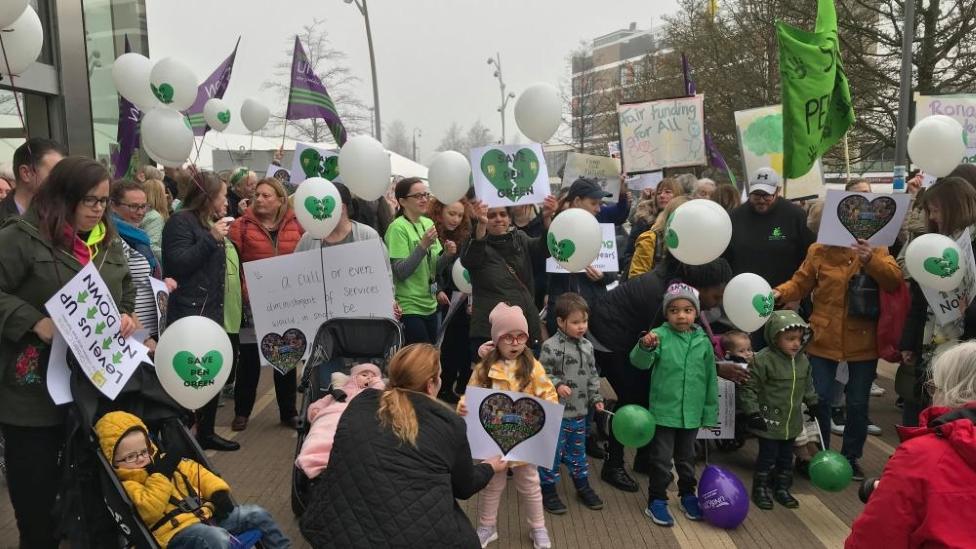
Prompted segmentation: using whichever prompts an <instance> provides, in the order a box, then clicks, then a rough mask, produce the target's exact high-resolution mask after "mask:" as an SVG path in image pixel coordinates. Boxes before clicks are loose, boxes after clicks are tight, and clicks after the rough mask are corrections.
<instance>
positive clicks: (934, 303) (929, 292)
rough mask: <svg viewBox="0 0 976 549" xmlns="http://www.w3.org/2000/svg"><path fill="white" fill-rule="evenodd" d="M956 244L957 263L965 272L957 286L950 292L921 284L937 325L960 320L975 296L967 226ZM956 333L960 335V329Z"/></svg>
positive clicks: (975, 268)
mask: <svg viewBox="0 0 976 549" xmlns="http://www.w3.org/2000/svg"><path fill="white" fill-rule="evenodd" d="M956 244H958V245H959V249H961V250H962V257H961V258H959V263H960V264H962V265H965V266H966V274H965V275H963V277H962V282H960V283H959V287H958V288H956V289H955V290H952V291H951V292H941V291H939V290H935V289H932V288H927V287H925V286H921V288H922V294H923V295H924V296H925V301H927V302H928V304H929V307H931V308H932V312H933V313H934V314H935V322H936V324H938V325H939V326H947V325H949V324H952V323H954V322H959V321H962V318H963V315H964V314H965V312H966V308H967V307H969V304H970V303H972V301H973V297H976V258H974V255H973V242H972V236H970V233H969V229H968V228H967V229H966V230H964V231H963V232H962V234H961V235H960V236H959V238H957V239H956ZM958 335H959V336H961V335H962V331H961V330H960V331H959V334H958Z"/></svg>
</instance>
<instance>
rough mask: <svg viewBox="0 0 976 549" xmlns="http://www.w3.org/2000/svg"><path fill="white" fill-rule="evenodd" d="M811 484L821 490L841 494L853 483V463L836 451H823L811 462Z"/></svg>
mask: <svg viewBox="0 0 976 549" xmlns="http://www.w3.org/2000/svg"><path fill="white" fill-rule="evenodd" d="M809 471H810V482H812V483H813V485H814V486H816V487H817V488H820V489H821V490H826V491H828V492H840V491H841V490H843V489H844V488H847V485H848V484H850V483H851V477H853V476H854V471H853V470H852V469H851V462H849V461H847V458H846V457H844V456H842V455H841V454H840V453H839V452H836V451H834V450H821V451H819V452H817V455H815V456H813V459H811V460H810V466H809Z"/></svg>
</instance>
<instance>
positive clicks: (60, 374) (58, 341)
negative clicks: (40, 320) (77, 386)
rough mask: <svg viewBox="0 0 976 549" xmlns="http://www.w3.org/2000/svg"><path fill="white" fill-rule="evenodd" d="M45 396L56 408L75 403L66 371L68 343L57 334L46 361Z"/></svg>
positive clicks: (68, 374) (69, 377) (69, 371)
mask: <svg viewBox="0 0 976 549" xmlns="http://www.w3.org/2000/svg"><path fill="white" fill-rule="evenodd" d="M47 394H49V395H51V400H53V401H54V403H55V404H57V405H58V406H60V405H62V404H68V403H69V402H74V401H75V397H74V395H72V394H71V370H70V369H68V342H66V341H65V340H64V338H63V337H61V334H60V333H58V332H55V333H54V339H52V340H51V356H50V358H48V360H47Z"/></svg>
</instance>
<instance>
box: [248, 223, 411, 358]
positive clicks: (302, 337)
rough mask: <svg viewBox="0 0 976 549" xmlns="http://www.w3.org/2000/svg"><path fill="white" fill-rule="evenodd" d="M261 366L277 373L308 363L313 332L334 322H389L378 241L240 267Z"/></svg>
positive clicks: (386, 276)
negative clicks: (366, 318) (340, 319)
mask: <svg viewBox="0 0 976 549" xmlns="http://www.w3.org/2000/svg"><path fill="white" fill-rule="evenodd" d="M244 276H245V278H246V279H247V286H248V295H249V296H250V301H251V312H252V313H253V314H254V329H255V332H256V334H257V341H258V342H259V343H260V353H259V354H260V355H261V363H262V364H264V365H271V366H273V367H274V368H275V369H277V370H279V371H285V372H286V371H288V370H291V369H293V368H295V367H296V366H297V365H298V363H299V361H301V360H305V359H306V358H308V354H309V352H310V351H311V343H312V341H313V339H314V338H315V333H316V332H317V331H318V329H319V326H321V325H322V323H323V322H325V321H326V320H329V319H331V318H336V317H363V316H380V317H389V318H392V317H393V300H394V297H393V279H392V277H391V275H390V268H389V263H388V261H387V259H386V253H385V250H384V248H383V244H382V241H381V240H364V241H361V242H353V243H351V244H342V245H339V246H330V247H327V248H319V249H316V250H309V251H306V252H298V253H293V254H289V255H282V256H277V257H271V258H268V259H261V260H258V261H249V262H247V263H245V264H244Z"/></svg>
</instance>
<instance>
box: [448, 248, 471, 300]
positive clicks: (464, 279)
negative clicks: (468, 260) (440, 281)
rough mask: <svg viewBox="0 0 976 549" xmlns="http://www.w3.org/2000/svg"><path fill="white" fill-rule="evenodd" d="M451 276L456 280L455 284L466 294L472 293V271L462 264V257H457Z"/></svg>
mask: <svg viewBox="0 0 976 549" xmlns="http://www.w3.org/2000/svg"><path fill="white" fill-rule="evenodd" d="M451 278H452V279H453V280H454V285H455V286H457V289H458V290H461V291H462V292H464V293H466V294H470V293H471V292H472V290H473V286H471V273H469V272H468V270H467V269H465V268H464V265H461V258H460V257H459V258H457V259H456V260H455V261H454V266H453V267H451Z"/></svg>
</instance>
